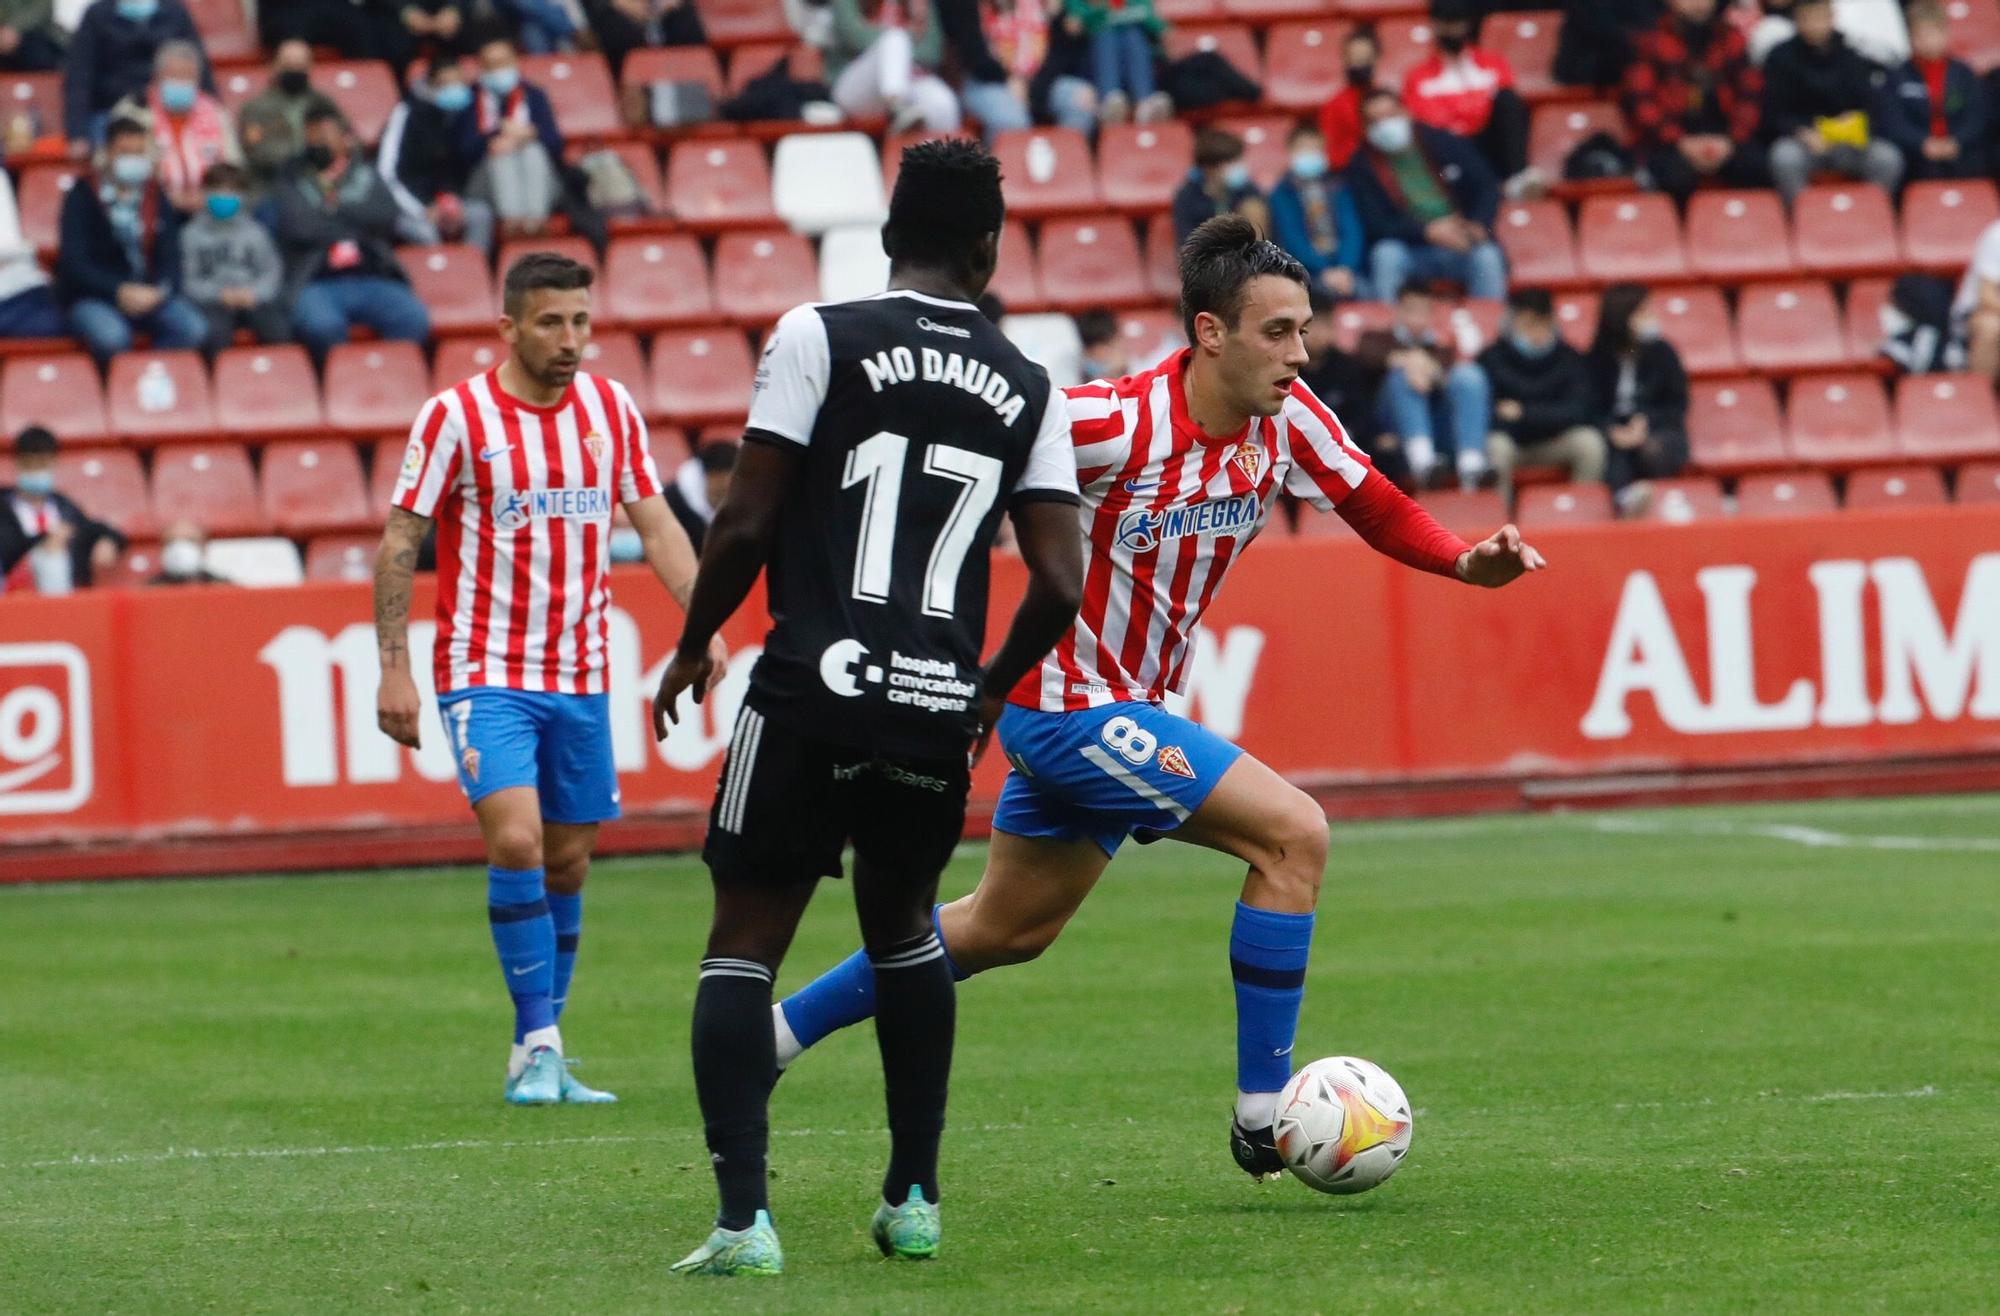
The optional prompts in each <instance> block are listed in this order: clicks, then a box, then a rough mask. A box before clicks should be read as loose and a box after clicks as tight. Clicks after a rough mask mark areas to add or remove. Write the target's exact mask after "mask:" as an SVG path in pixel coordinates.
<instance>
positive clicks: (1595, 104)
mask: <svg viewBox="0 0 2000 1316" xmlns="http://www.w3.org/2000/svg"><path fill="white" fill-rule="evenodd" d="M1598 133H1607V134H1609V135H1610V136H1611V137H1613V138H1615V139H1616V140H1618V141H1620V142H1623V141H1625V140H1626V132H1625V116H1624V115H1622V114H1620V113H1619V111H1618V107H1617V106H1616V105H1614V104H1611V103H1610V102H1608V101H1589V102H1586V103H1584V104H1582V105H1543V106H1539V107H1538V108H1537V109H1536V110H1535V113H1534V117H1533V118H1532V119H1530V120H1529V121H1528V163H1529V164H1532V165H1535V166H1536V167H1538V168H1539V169H1541V171H1542V172H1543V173H1545V174H1547V175H1548V176H1549V177H1550V178H1552V179H1554V178H1561V177H1562V176H1563V166H1564V165H1565V164H1566V163H1567V162H1568V160H1569V157H1570V153H1571V152H1572V151H1574V150H1576V148H1577V147H1578V146H1581V145H1582V144H1583V142H1584V140H1585V139H1586V138H1589V137H1594V136H1596V135H1597V134H1598Z"/></svg>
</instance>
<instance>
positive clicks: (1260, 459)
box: [1230, 439, 1264, 484]
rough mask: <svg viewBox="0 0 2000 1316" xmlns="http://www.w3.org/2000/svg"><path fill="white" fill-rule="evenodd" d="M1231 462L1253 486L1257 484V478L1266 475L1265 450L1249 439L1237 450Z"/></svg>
mask: <svg viewBox="0 0 2000 1316" xmlns="http://www.w3.org/2000/svg"><path fill="white" fill-rule="evenodd" d="M1230 460H1232V461H1234V462H1235V463H1236V469H1237V470H1239V471H1242V472H1243V474H1244V476H1245V477H1246V478H1247V479H1248V480H1249V481H1250V483H1252V484H1255V483H1257V477H1258V476H1260V475H1262V474H1263V473H1264V450H1263V449H1262V448H1259V447H1258V446H1257V445H1256V444H1254V443H1252V442H1250V441H1249V440H1248V439H1245V440H1244V441H1243V445H1242V446H1241V447H1239V448H1237V450H1236V456H1234V457H1233V458H1231V459H1230Z"/></svg>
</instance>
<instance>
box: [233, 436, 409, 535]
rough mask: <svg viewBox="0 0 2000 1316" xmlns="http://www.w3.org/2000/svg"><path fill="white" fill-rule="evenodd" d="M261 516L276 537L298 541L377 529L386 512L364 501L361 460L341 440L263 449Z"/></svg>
mask: <svg viewBox="0 0 2000 1316" xmlns="http://www.w3.org/2000/svg"><path fill="white" fill-rule="evenodd" d="M263 474H264V478H263V490H264V516H265V518H266V520H268V521H269V523H270V525H271V527H272V528H273V529H274V530H276V531H277V532H278V533H279V534H281V535H291V536H293V537H294V538H303V537H305V536H307V535H317V534H324V533H329V532H332V531H336V530H366V529H367V528H369V527H370V526H375V525H380V524H381V523H382V520H383V518H384V517H386V516H387V515H388V510H387V508H384V507H378V506H377V505H376V504H373V503H371V502H369V501H368V493H367V489H366V486H365V485H364V484H363V483H362V479H361V459H360V457H359V456H358V455H357V454H356V453H355V449H354V445H353V444H352V443H349V442H347V441H346V440H344V439H294V440H291V441H289V442H285V443H273V444H271V445H269V446H268V447H266V448H265V449H264V472H263Z"/></svg>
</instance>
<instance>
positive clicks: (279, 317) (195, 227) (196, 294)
mask: <svg viewBox="0 0 2000 1316" xmlns="http://www.w3.org/2000/svg"><path fill="white" fill-rule="evenodd" d="M249 182H250V176H249V175H248V174H246V173H245V172H244V171H243V168H242V166H240V165H233V164H219V165H216V166H214V167H213V168H211V169H210V170H209V171H208V177H207V178H205V179H204V180H203V189H202V205H201V209H200V210H199V211H198V212H197V213H196V214H195V217H194V218H193V219H191V220H189V221H188V222H187V223H186V224H185V225H184V226H183V227H182V228H181V286H182V290H183V291H184V292H185V293H186V294H187V298H188V300H189V301H191V302H193V303H194V304H195V305H196V306H198V307H200V308H201V312H202V314H203V315H205V316H206V317H208V343H207V345H208V350H209V351H211V352H219V351H221V350H222V349H223V348H225V347H227V346H229V344H230V342H231V341H232V340H233V339H234V338H235V336H236V331H237V330H238V329H248V330H249V331H250V332H251V333H252V334H254V335H256V338H257V341H258V342H260V343H284V342H289V341H290V340H291V336H292V333H291V312H290V308H288V307H287V306H286V305H285V301H284V296H283V293H284V287H285V263H284V260H283V259H282V258H281V257H280V256H279V255H278V244H277V243H276V242H275V241H274V240H273V239H272V237H271V232H270V230H269V229H267V228H265V227H264V226H263V225H262V224H259V223H258V222H257V221H256V220H255V219H253V218H251V216H250V215H249V214H248V212H246V211H245V210H244V208H243V202H244V192H245V189H246V188H247V187H248V186H249Z"/></svg>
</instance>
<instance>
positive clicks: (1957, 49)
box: [1945, 0, 2000, 69]
mask: <svg viewBox="0 0 2000 1316" xmlns="http://www.w3.org/2000/svg"><path fill="white" fill-rule="evenodd" d="M1945 13H1946V14H1947V15H1948V16H1949V17H1950V19H1951V53H1952V54H1954V55H1956V56H1958V58H1960V59H1962V60H1964V61H1965V62H1966V63H1968V64H1970V65H1972V67H1973V68H1975V69H1991V68H1993V67H1994V66H1995V65H2000V8H1996V7H1995V6H1993V5H1989V4H1986V3H1985V2H1984V0H1951V3H1949V4H1948V5H1946V6H1945Z"/></svg>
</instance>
